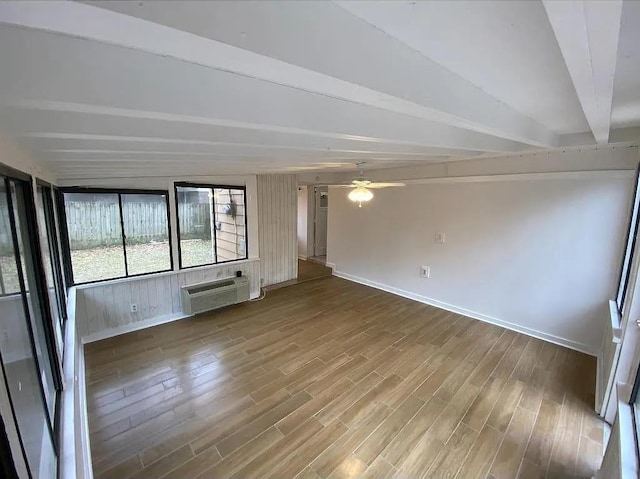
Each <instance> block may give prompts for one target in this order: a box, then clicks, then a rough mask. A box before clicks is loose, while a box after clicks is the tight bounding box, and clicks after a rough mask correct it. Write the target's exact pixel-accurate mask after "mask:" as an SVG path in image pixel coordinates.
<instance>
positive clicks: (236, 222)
mask: <svg viewBox="0 0 640 479" xmlns="http://www.w3.org/2000/svg"><path fill="white" fill-rule="evenodd" d="M213 201H214V205H215V212H216V215H215V216H216V218H215V219H216V223H215V227H216V253H217V259H218V262H221V261H233V260H236V259H244V258H246V256H247V242H246V236H245V235H246V232H245V225H246V219H245V218H246V217H245V205H244V190H241V189H234V188H216V189H215V190H214V195H213Z"/></svg>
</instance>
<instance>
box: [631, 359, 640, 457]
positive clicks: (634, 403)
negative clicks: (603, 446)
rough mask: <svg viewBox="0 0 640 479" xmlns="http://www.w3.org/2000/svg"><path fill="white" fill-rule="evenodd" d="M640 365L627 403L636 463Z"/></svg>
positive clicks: (639, 439)
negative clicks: (634, 441) (629, 409)
mask: <svg viewBox="0 0 640 479" xmlns="http://www.w3.org/2000/svg"><path fill="white" fill-rule="evenodd" d="M639 403H640V365H639V366H638V370H637V372H636V377H635V380H634V382H633V389H632V390H631V396H630V398H629V405H630V406H631V418H632V421H633V431H634V433H635V434H634V435H635V439H636V457H637V459H638V464H640V421H639V418H640V404H639Z"/></svg>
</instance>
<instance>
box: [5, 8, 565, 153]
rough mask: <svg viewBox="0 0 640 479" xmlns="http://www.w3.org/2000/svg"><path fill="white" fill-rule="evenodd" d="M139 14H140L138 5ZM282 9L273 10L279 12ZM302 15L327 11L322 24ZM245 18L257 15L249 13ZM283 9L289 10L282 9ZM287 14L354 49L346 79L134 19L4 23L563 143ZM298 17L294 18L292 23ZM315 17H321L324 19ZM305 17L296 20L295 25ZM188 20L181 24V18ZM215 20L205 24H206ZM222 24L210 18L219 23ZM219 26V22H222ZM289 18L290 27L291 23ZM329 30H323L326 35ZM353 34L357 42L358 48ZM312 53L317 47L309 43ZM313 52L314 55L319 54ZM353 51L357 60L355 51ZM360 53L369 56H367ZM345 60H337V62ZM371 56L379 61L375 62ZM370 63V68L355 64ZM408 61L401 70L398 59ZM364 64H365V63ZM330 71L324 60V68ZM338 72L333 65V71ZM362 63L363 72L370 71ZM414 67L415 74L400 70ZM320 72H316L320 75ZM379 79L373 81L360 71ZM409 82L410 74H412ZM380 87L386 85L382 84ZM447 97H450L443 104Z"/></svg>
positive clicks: (68, 11) (434, 74)
mask: <svg viewBox="0 0 640 479" xmlns="http://www.w3.org/2000/svg"><path fill="white" fill-rule="evenodd" d="M152 3H153V2H149V3H148V4H147V3H145V4H144V5H142V6H143V7H144V8H138V7H139V6H140V5H139V4H138V3H137V2H134V3H131V4H129V7H131V6H135V7H136V8H137V11H136V14H137V15H141V16H142V15H144V14H145V12H147V11H149V8H163V7H166V8H172V9H181V8H192V6H190V5H188V3H189V2H184V3H183V2H172V3H171V4H170V5H169V6H167V5H166V4H165V5H164V6H163V5H162V4H164V3H165V2H159V3H158V4H157V5H152ZM216 3H217V2H199V3H198V8H200V9H207V8H209V9H214V8H217V7H216ZM134 4H135V5H134ZM102 5H103V6H104V7H105V8H112V9H117V8H122V7H126V4H125V3H114V4H113V6H111V2H106V3H104V4H102ZM276 7H277V5H276V6H274V7H273V8H276ZM302 7H305V8H312V9H319V10H318V12H315V10H314V14H309V12H308V11H307V12H305V11H303V10H301V8H302ZM247 8H250V7H249V6H248V7H247ZM280 8H281V7H280ZM287 9H288V13H290V14H293V15H294V16H295V18H296V19H298V18H299V19H300V20H301V21H305V22H316V23H315V24H313V25H311V24H310V25H309V27H313V29H314V31H315V32H319V31H324V34H325V35H326V34H327V33H329V34H330V36H333V37H335V39H334V41H338V42H339V43H340V45H341V47H340V48H338V50H339V49H342V48H349V49H350V50H349V51H350V54H351V55H352V56H351V61H349V62H342V63H344V64H343V65H342V68H343V71H341V72H332V73H333V74H328V73H327V70H326V69H324V71H323V68H322V66H318V65H316V64H314V65H311V66H309V67H308V68H304V67H301V66H299V65H296V64H292V63H290V62H286V61H281V60H278V59H275V58H272V57H269V56H266V55H261V54H258V53H255V52H252V51H248V50H245V49H243V48H239V47H236V46H233V45H229V44H227V43H224V42H221V41H216V40H212V39H210V38H205V37H203V36H200V35H196V34H194V33H190V32H188V31H184V30H187V28H186V27H184V26H182V25H181V26H180V28H181V29H178V28H171V27H169V26H166V25H162V24H159V23H154V22H153V21H147V20H144V19H141V18H136V17H134V16H130V15H124V14H122V13H117V12H114V11H111V10H106V9H104V8H97V7H93V6H90V5H84V4H79V3H76V2H61V3H60V2H38V1H34V2H12V1H8V2H0V23H5V24H11V25H18V26H23V27H28V28H34V29H39V30H44V31H49V32H55V33H59V34H64V35H68V36H73V37H79V38H84V39H90V40H95V41H98V42H103V43H107V44H112V45H118V46H123V47H127V48H131V49H136V50H140V51H144V52H147V53H152V54H156V55H162V56H165V57H170V58H175V59H179V60H181V61H185V62H189V63H193V64H197V65H200V66H205V67H208V68H213V69H217V70H222V71H226V72H231V73H235V74H238V75H243V76H246V77H250V78H255V79H259V80H262V81H266V82H271V83H275V84H278V85H284V86H288V87H292V88H295V89H298V90H303V91H306V92H312V93H316V94H321V95H324V96H327V97H331V98H337V99H341V100H346V101H349V102H353V103H358V104H362V105H367V106H371V107H375V108H379V109H382V110H386V111H389V112H393V113H398V114H401V115H406V116H409V117H413V118H417V119H423V120H429V121H432V122H437V123H441V124H444V125H449V126H453V127H456V128H461V129H465V130H470V131H473V132H476V133H482V134H485V135H491V136H495V137H498V138H501V139H505V140H511V141H515V142H520V143H525V144H528V145H533V146H538V147H553V146H556V145H557V144H558V136H557V135H556V134H555V133H553V132H551V131H550V130H548V129H547V128H545V127H544V126H543V125H541V124H539V123H537V122H535V121H534V120H532V119H531V118H529V117H527V116H525V115H523V114H521V113H519V112H517V111H516V110H514V109H513V108H511V107H509V106H508V105H506V104H504V103H503V102H500V101H499V100H497V99H496V98H494V97H492V96H490V95H488V94H487V93H485V92H484V91H483V90H482V89H481V88H479V87H477V86H475V85H473V84H471V83H470V82H468V81H466V80H464V79H463V78H460V77H459V76H457V75H455V74H454V73H452V72H450V71H449V70H447V69H446V68H444V67H442V66H440V65H438V64H437V63H435V62H433V61H431V60H429V59H427V58H426V57H424V56H422V55H420V54H418V53H417V52H415V51H413V50H411V49H410V48H409V47H407V46H406V45H404V44H402V43H401V42H399V41H397V40H395V39H393V38H391V37H389V36H387V35H385V34H384V33H382V32H380V31H379V30H378V29H376V28H375V27H373V26H371V25H369V24H366V23H365V22H362V21H361V20H360V19H358V18H357V17H355V16H353V15H351V14H350V13H348V12H346V11H345V10H343V9H342V8H340V7H338V6H337V5H334V4H332V3H330V2H317V4H306V3H305V5H302V6H301V5H296V4H295V2H291V4H290V5H288V6H287ZM291 12H293V13H291ZM316 13H317V14H316ZM296 15H297V16H296ZM179 16H180V15H177V14H176V17H179ZM205 16H207V15H205ZM214 16H215V15H210V16H207V18H213V17H214ZM218 17H219V15H218ZM283 18H285V17H283ZM325 19H340V20H341V21H340V22H336V24H339V27H336V29H335V31H334V30H333V29H329V30H327V28H326V26H327V24H326V23H321V24H318V23H317V22H322V21H324V20H325ZM319 27H322V28H319ZM354 29H357V30H358V31H357V34H355V37H358V38H359V41H358V42H353V41H352V40H353V38H354ZM306 40H307V41H310V42H312V43H313V41H316V39H315V38H306ZM311 47H313V45H311ZM354 48H355V49H356V50H354ZM357 48H360V49H364V50H363V51H359V50H357ZM338 50H335V51H336V52H337V51H338ZM370 51H376V52H380V54H378V55H375V56H373V57H372V55H370ZM353 58H362V59H363V61H362V62H353ZM399 58H400V59H402V62H401V61H398V59H399ZM365 60H366V61H365ZM323 62H324V64H326V58H323V59H320V60H319V63H323ZM334 63H335V62H334ZM362 63H364V64H362ZM399 64H404V65H408V66H411V68H413V70H412V71H411V72H406V71H396V70H397V68H395V66H397V65H399ZM316 67H317V69H314V68H316ZM363 69H368V70H371V72H372V74H369V75H365V74H363V72H362V70H363ZM408 73H409V74H408ZM381 78H382V80H380V79H381ZM443 91H448V92H449V93H450V94H449V95H442V92H443Z"/></svg>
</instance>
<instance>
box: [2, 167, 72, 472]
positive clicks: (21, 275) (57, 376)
mask: <svg viewBox="0 0 640 479" xmlns="http://www.w3.org/2000/svg"><path fill="white" fill-rule="evenodd" d="M0 176H2V177H4V179H3V180H1V181H4V183H5V187H6V191H7V193H6V194H7V208H8V209H9V221H10V229H11V232H10V233H11V240H12V241H13V244H14V253H13V254H14V257H15V261H16V263H17V264H21V260H20V257H21V256H20V255H21V254H22V253H21V251H20V244H19V241H18V234H19V233H18V225H17V224H16V221H15V218H14V213H13V199H12V198H11V195H10V194H9V191H10V188H9V185H10V182H11V181H13V182H14V183H15V182H20V183H21V184H22V186H23V188H24V191H23V192H22V195H24V198H23V201H24V208H25V216H26V218H20V221H23V222H24V226H25V228H26V230H27V235H28V238H27V239H28V243H27V244H23V245H22V248H24V249H25V253H24V254H25V255H26V254H27V253H26V250H29V251H30V256H32V260H31V261H32V263H33V268H34V271H33V273H34V276H35V284H33V285H30V286H31V287H32V288H34V289H35V290H36V291H37V297H38V304H37V305H35V304H34V307H38V308H39V310H40V315H41V320H42V321H43V323H44V324H43V325H42V326H43V327H44V339H45V344H44V345H43V347H44V348H46V351H45V354H44V357H45V358H46V359H47V360H48V361H49V364H50V367H51V373H52V379H53V385H54V389H55V393H56V395H55V398H54V410H53V417H51V414H50V412H49V408H48V405H47V400H46V394H45V391H44V385H43V384H42V381H41V380H39V381H38V389H39V392H40V398H41V400H42V403H43V405H44V409H45V416H46V425H47V429H48V431H49V434H50V436H51V441H52V445H53V452H54V454H55V456H56V462H57V475H58V476H59V475H60V467H61V461H60V441H61V437H60V432H61V424H62V417H61V416H62V394H61V393H62V391H63V389H64V383H63V377H62V374H63V372H62V370H61V368H60V365H61V364H62V361H61V360H60V359H61V358H58V352H57V349H56V340H55V331H54V329H53V319H52V318H51V310H50V308H49V296H48V294H47V288H46V283H45V279H44V278H45V270H44V265H43V256H42V250H41V245H40V235H39V231H38V224H37V223H38V221H37V218H38V211H37V205H36V202H35V197H36V192H35V190H34V177H32V176H31V175H29V174H27V173H24V172H22V171H20V170H16V169H14V168H11V167H9V166H6V165H3V164H1V163H0ZM25 274H26V271H24V270H23V268H18V280H19V282H20V292H19V293H12V294H19V295H20V296H21V297H22V305H23V311H24V316H25V318H24V319H25V321H26V327H27V330H28V332H29V342H30V343H31V344H30V346H31V352H32V357H33V361H34V364H35V366H36V368H37V373H38V376H40V375H41V374H42V371H43V369H42V367H41V366H40V358H39V356H38V353H37V349H36V343H35V342H36V340H35V336H36V333H35V332H34V330H33V326H32V318H31V310H30V308H29V304H28V300H27V291H28V290H27V288H26V279H25ZM61 354H64V351H62V352H61ZM0 358H1V353H0ZM0 371H1V375H2V379H3V380H4V381H5V382H6V381H7V379H6V378H7V374H6V371H5V365H4V361H3V360H0ZM8 400H9V406H10V407H11V413H12V418H11V419H12V420H13V421H14V423H15V424H16V426H18V420H17V417H16V413H15V406H14V403H13V401H14V400H13V398H12V397H11V395H10V394H9V397H8ZM18 432H19V433H18V436H19V442H20V447H21V449H22V455H23V457H24V460H25V463H26V464H27V470H28V474H29V475H31V471H30V469H29V466H28V460H27V455H26V449H25V446H24V441H23V437H22V433H21V432H20V430H19V428H18Z"/></svg>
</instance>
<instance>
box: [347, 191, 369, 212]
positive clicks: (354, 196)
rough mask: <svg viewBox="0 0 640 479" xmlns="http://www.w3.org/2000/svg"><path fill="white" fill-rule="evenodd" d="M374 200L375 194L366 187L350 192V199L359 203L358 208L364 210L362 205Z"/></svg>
mask: <svg viewBox="0 0 640 479" xmlns="http://www.w3.org/2000/svg"><path fill="white" fill-rule="evenodd" d="M372 198H373V193H372V192H371V190H368V189H367V188H365V187H364V186H358V187H356V188H354V189H353V190H351V191H350V192H349V199H350V200H351V201H353V202H356V203H358V207H359V208H362V203H363V202H364V203H366V202H367V201H370V200H371V199H372Z"/></svg>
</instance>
